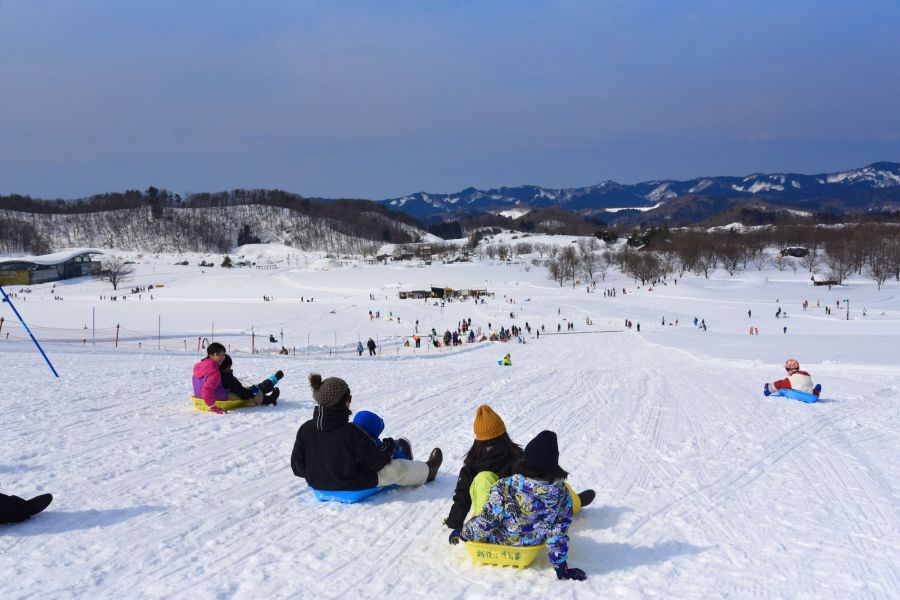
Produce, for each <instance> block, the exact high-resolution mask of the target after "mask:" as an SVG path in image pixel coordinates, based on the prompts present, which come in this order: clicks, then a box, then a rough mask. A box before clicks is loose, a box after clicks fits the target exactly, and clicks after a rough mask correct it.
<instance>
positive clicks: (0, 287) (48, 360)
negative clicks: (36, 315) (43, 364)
mask: <svg viewBox="0 0 900 600" xmlns="http://www.w3.org/2000/svg"><path fill="white" fill-rule="evenodd" d="M0 294H3V299H4V300H6V302H7V304H9V306H10V308H12V309H13V312H14V313H16V317H18V319H19V322H21V323H22V327H24V328H25V331H27V332H28V335H29V336H31V341H32V342H34V345H35V346H37V349H38V351H40V353H41V356H43V357H44V360H45V361H47V366H48V367H50V370H51V371H53V375H54V376H55V377H56V378H57V379H59V373H57V372H56V369H54V368H53V363H51V362H50V359H49V358H47V354H46V353H45V352H44V349H43V348H41V345H40V344H39V343H38V341H37V340H36V339H35V338H34V334H33V333H31V330H30V329H29V328H28V324H27V323H26V322H25V319H23V318H22V315H20V314H19V311H18V310H16V305H15V304H13V301H12V299H10V297H9V296H7V295H6V291H4V289H3V286H2V285H0Z"/></svg>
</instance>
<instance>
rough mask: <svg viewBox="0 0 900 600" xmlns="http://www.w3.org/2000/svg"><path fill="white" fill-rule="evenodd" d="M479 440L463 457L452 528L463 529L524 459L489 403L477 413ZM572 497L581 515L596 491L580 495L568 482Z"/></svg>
mask: <svg viewBox="0 0 900 600" xmlns="http://www.w3.org/2000/svg"><path fill="white" fill-rule="evenodd" d="M472 430H473V431H474V432H475V441H474V442H472V447H471V448H469V451H468V452H467V453H466V456H465V457H464V458H463V467H462V469H460V470H459V477H458V478H457V480H456V490H455V492H454V493H453V505H452V506H451V507H450V514H449V515H447V518H446V519H444V524H445V525H446V526H447V527H449V528H450V529H461V528H462V526H463V524H464V523H465V521H466V518H467V517H468V515H469V513H470V511H472V510H473V509H474V510H475V511H476V512H478V511H480V510H481V507H482V506H484V502H485V500H486V499H487V496H488V493H489V492H490V489H491V486H492V485H494V484H495V483H497V481H498V480H500V479H503V478H504V477H509V476H510V475H512V474H513V473H515V468H516V465H517V464H518V463H519V461H520V460H521V459H522V456H523V454H522V447H521V446H519V445H518V444H517V443H515V442H514V441H512V439H511V438H510V437H509V434H508V433H507V432H506V424H505V423H504V422H503V419H501V418H500V415H498V414H497V413H495V412H494V410H493V409H492V408H491V407H490V406H488V405H487V404H482V405H481V406H479V407H478V408H477V409H476V410H475V422H474V423H473V424H472ZM566 488H568V490H569V495H571V496H572V512H573V514H578V512H579V511H580V510H581V509H582V508H583V507H585V506H587V505H588V504H590V503H591V502H593V501H594V497H595V496H596V493H595V492H594V490H584V491H583V492H581V493H579V494H576V493H575V491H574V490H573V489H572V488H571V486H569V484H568V483H566Z"/></svg>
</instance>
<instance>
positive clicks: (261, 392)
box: [219, 354, 284, 405]
mask: <svg viewBox="0 0 900 600" xmlns="http://www.w3.org/2000/svg"><path fill="white" fill-rule="evenodd" d="M219 371H220V372H221V375H222V386H223V387H224V388H225V389H226V390H228V392H229V393H230V394H234V395H235V396H237V397H238V398H240V399H241V400H249V401H250V402H253V403H254V404H257V405H259V404H273V405H277V404H278V396H280V395H281V390H280V389H278V388H277V387H275V386H276V385H277V384H278V382H279V381H281V379H282V378H283V377H284V372H283V371H278V372H276V373H275V374H274V375H270V376H268V377H266V378H265V379H263V380H262V381H261V382H260V383H258V384H256V385H253V386H250V387H249V388H248V387H244V384H242V383H241V382H240V381H239V380H238V378H237V377H235V376H234V372H233V371H232V362H231V357H230V356H229V355H227V354H226V355H225V358H224V359H223V360H222V364H221V365H219Z"/></svg>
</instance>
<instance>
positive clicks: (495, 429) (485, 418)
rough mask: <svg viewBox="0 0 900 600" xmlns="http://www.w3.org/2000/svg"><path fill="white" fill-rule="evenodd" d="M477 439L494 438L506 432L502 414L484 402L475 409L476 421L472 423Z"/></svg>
mask: <svg viewBox="0 0 900 600" xmlns="http://www.w3.org/2000/svg"><path fill="white" fill-rule="evenodd" d="M472 429H473V430H474V431H475V439H476V440H478V441H481V442H484V441H487V440H492V439H494V438H497V437H500V436H501V435H503V434H504V433H506V425H505V424H504V423H503V419H501V418H500V415H498V414H497V413H495V412H494V411H493V409H492V408H491V407H490V406H488V405H487V404H482V405H481V406H479V407H478V410H476V411H475V423H474V424H473V425H472Z"/></svg>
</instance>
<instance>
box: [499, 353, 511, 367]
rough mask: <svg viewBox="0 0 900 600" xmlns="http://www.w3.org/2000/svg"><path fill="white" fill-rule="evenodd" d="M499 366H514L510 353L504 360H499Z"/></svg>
mask: <svg viewBox="0 0 900 600" xmlns="http://www.w3.org/2000/svg"><path fill="white" fill-rule="evenodd" d="M497 364H498V365H500V366H501V367H511V366H512V357H511V356H510V355H509V353H508V352H507V353H506V356H504V357H503V360H498V361H497Z"/></svg>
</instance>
